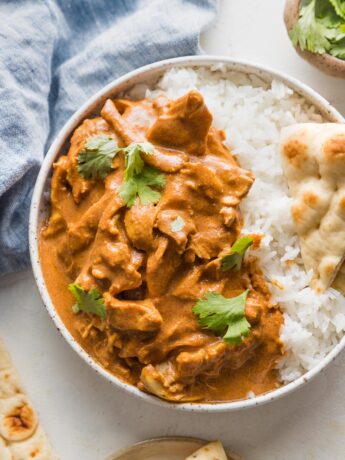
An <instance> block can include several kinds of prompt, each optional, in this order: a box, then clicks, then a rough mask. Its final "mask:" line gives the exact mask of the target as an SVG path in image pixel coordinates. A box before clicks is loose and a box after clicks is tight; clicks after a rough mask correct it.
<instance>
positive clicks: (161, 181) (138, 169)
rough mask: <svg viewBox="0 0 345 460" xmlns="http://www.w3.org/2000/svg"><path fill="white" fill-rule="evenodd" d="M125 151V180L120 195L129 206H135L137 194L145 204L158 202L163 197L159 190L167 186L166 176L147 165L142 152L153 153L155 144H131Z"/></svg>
mask: <svg viewBox="0 0 345 460" xmlns="http://www.w3.org/2000/svg"><path fill="white" fill-rule="evenodd" d="M124 152H125V155H126V158H125V167H126V169H125V180H124V183H123V184H122V185H121V187H120V191H119V195H120V197H121V198H122V199H123V201H124V202H125V204H126V206H127V207H128V208H131V207H132V206H133V204H134V203H135V200H136V198H137V196H138V197H139V199H140V201H141V203H142V204H143V205H147V204H149V203H153V204H155V203H158V201H159V199H160V197H161V194H160V192H159V191H158V190H160V189H162V188H163V187H164V186H165V176H164V174H161V173H160V172H159V171H158V170H157V169H155V168H151V167H149V166H146V165H145V163H144V160H143V159H142V158H141V154H142V153H146V154H148V155H152V154H153V145H152V144H150V143H149V142H143V143H139V144H131V145H129V146H128V147H126V148H125V149H124ZM152 187H154V188H152ZM155 189H158V190H155Z"/></svg>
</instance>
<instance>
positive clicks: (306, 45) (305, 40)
mask: <svg viewBox="0 0 345 460" xmlns="http://www.w3.org/2000/svg"><path fill="white" fill-rule="evenodd" d="M315 5H316V0H311V1H310V2H309V3H308V4H304V5H303V6H302V8H301V10H300V14H299V19H298V21H297V23H296V24H295V26H294V27H293V29H292V30H291V32H290V37H291V40H292V43H293V44H294V46H297V45H299V47H300V48H301V50H302V51H303V50H309V51H311V52H313V53H319V54H323V53H326V52H327V51H328V50H329V49H330V46H331V43H330V38H331V37H330V34H331V32H330V31H332V29H329V28H328V27H327V25H326V24H325V23H324V22H322V21H320V20H318V18H317V17H316V15H315Z"/></svg>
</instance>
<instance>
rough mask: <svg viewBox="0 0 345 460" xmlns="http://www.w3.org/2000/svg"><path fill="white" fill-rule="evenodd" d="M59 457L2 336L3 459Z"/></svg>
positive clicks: (0, 403)
mask: <svg viewBox="0 0 345 460" xmlns="http://www.w3.org/2000/svg"><path fill="white" fill-rule="evenodd" d="M32 459H35V460H56V457H55V455H54V454H53V452H52V449H51V446H50V443H49V441H48V439H47V437H46V435H45V433H44V431H43V429H42V427H41V426H40V424H39V422H38V418H37V414H36V412H35V410H34V408H33V407H32V405H31V403H30V401H29V399H28V397H27V396H26V394H25V392H24V390H23V387H22V385H21V383H20V380H19V377H18V374H17V371H16V370H15V369H14V367H13V365H12V363H11V360H10V357H9V355H8V353H7V351H6V350H5V346H4V344H3V342H2V341H1V340H0V460H32Z"/></svg>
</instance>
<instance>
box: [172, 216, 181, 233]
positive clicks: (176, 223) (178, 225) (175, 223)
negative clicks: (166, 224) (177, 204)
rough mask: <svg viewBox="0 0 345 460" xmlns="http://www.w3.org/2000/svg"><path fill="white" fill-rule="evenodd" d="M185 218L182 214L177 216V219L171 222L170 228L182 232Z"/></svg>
mask: <svg viewBox="0 0 345 460" xmlns="http://www.w3.org/2000/svg"><path fill="white" fill-rule="evenodd" d="M183 227H184V220H183V219H182V217H181V216H177V217H176V219H175V220H173V221H172V222H171V225H170V228H171V231H172V232H180V231H181V230H183Z"/></svg>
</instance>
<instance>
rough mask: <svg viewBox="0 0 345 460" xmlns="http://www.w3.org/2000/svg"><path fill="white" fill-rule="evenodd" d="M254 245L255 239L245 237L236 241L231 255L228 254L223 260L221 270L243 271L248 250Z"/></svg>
mask: <svg viewBox="0 0 345 460" xmlns="http://www.w3.org/2000/svg"><path fill="white" fill-rule="evenodd" d="M252 244H253V238H251V237H250V236H243V237H242V238H239V239H238V240H236V241H235V243H234V244H233V245H232V246H231V252H230V254H226V255H225V256H223V257H222V259H221V268H222V270H223V271H225V270H231V269H234V270H235V271H236V272H238V271H239V270H240V269H241V265H242V262H243V258H244V255H245V253H246V251H247V249H248V248H249V247H250V246H251V245H252Z"/></svg>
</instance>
